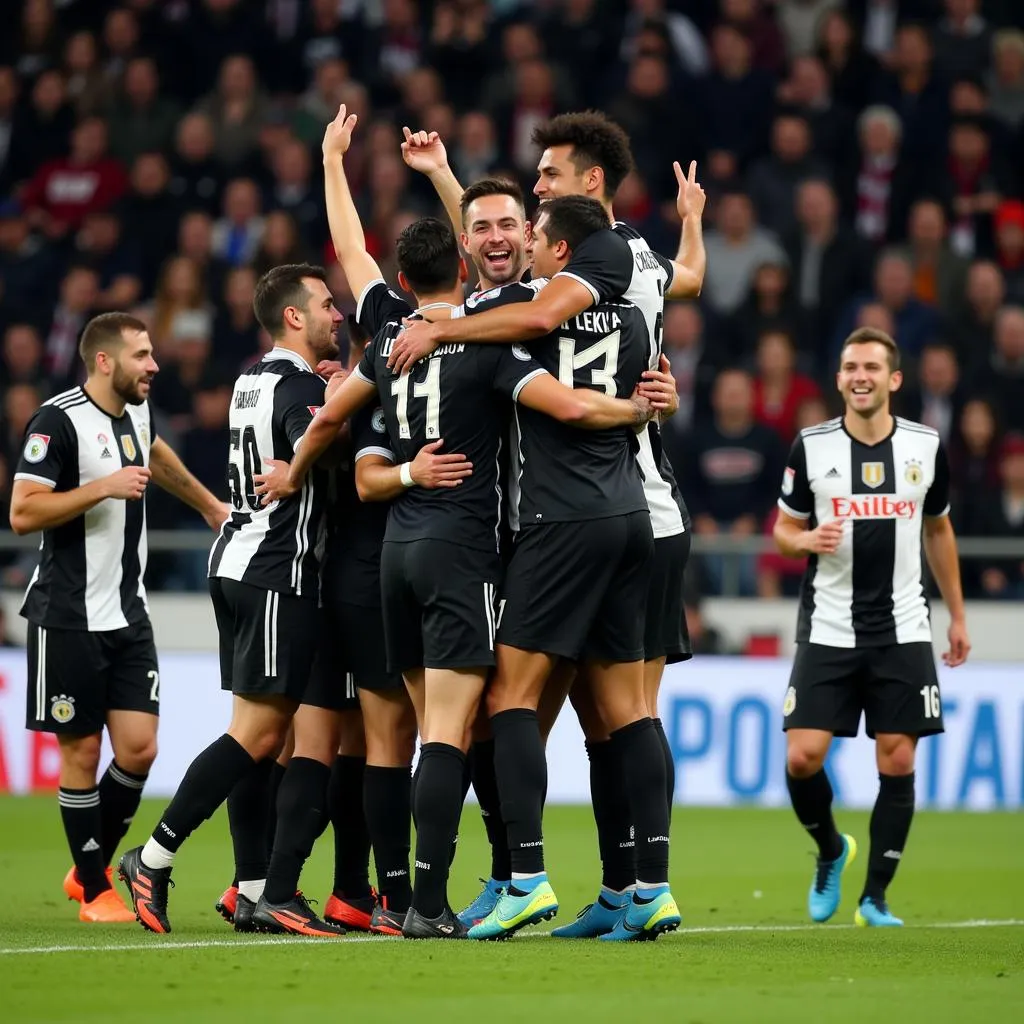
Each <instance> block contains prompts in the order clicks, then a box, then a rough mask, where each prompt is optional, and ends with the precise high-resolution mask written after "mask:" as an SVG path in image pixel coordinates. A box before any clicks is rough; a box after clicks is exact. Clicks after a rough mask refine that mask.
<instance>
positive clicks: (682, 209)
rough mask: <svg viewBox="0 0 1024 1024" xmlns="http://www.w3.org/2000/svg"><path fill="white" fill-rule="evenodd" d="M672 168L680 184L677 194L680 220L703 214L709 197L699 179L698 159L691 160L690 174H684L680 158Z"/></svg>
mask: <svg viewBox="0 0 1024 1024" xmlns="http://www.w3.org/2000/svg"><path fill="white" fill-rule="evenodd" d="M672 170H673V171H675V173H676V183H677V184H678V185H679V192H678V194H677V195H676V213H678V214H679V218H680V220H686V218H687V217H689V216H691V215H692V216H694V217H701V216H703V214H704V204H705V203H706V202H707V200H708V197H707V195H706V194H705V192H704V189H703V188H701V186H700V183H699V182H698V181H697V161H696V160H691V161H690V173H689V175H684V174H683V169H682V167H680V166H679V161H678V160H677V161H676V162H675V163H674V164H672Z"/></svg>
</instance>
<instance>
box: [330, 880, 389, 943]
mask: <svg viewBox="0 0 1024 1024" xmlns="http://www.w3.org/2000/svg"><path fill="white" fill-rule="evenodd" d="M376 904H377V893H376V891H375V890H373V889H371V890H370V895H369V896H363V897H360V898H357V899H348V898H347V897H344V896H336V895H335V894H334V893H331V897H330V899H329V900H328V901H327V906H325V907H324V920H325V921H326V922H327V923H328V924H333V925H337V926H338V927H339V928H345V929H347V930H348V931H355V932H368V931H369V930H370V920H371V918H372V917H373V908H374V907H375V906H376Z"/></svg>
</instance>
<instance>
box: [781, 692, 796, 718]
mask: <svg viewBox="0 0 1024 1024" xmlns="http://www.w3.org/2000/svg"><path fill="white" fill-rule="evenodd" d="M794 711H796V689H795V687H792V686H791V687H790V688H789V689H788V690H787V691H786V699H785V700H784V701H783V702H782V714H783V717H785V718H789V716H790V715H791V714H793V712H794Z"/></svg>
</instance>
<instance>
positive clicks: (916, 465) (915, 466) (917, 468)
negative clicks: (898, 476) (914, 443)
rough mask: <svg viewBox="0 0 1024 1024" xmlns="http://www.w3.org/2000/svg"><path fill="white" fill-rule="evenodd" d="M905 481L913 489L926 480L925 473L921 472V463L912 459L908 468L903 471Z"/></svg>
mask: <svg viewBox="0 0 1024 1024" xmlns="http://www.w3.org/2000/svg"><path fill="white" fill-rule="evenodd" d="M903 479H904V480H906V481H907V483H908V484H910V486H911V487H917V486H919V485H920V483H921V481H922V480H923V479H924V473H923V471H922V470H921V463H920V462H918V461H917V459H911V460H910V461H909V462H908V463H907V468H906V469H904V470H903Z"/></svg>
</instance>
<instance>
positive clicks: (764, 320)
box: [731, 263, 800, 359]
mask: <svg viewBox="0 0 1024 1024" xmlns="http://www.w3.org/2000/svg"><path fill="white" fill-rule="evenodd" d="M799 328H800V311H799V308H798V307H797V304H796V300H795V299H794V298H793V294H792V289H791V288H790V280H789V267H787V266H786V265H785V264H784V263H762V264H761V266H759V267H758V268H757V270H756V271H755V272H754V281H753V283H752V284H751V286H750V294H749V295H748V296H747V298H746V299H745V300H744V302H743V305H742V306H740V308H739V309H738V310H737V311H736V313H735V314H734V315H733V317H732V318H731V342H732V345H731V348H732V354H733V356H735V357H736V358H739V359H747V358H749V357H752V356H753V353H754V349H755V348H756V347H757V343H758V339H759V338H760V337H762V336H763V335H764V334H765V333H767V332H769V331H782V332H783V333H785V334H787V335H789V336H790V337H796V335H797V332H798V330H799Z"/></svg>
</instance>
